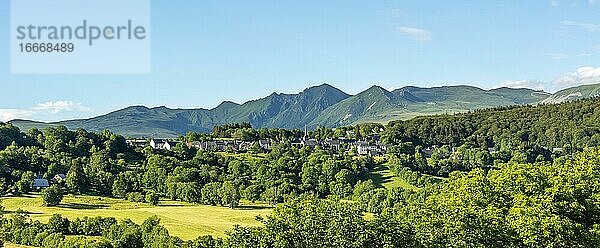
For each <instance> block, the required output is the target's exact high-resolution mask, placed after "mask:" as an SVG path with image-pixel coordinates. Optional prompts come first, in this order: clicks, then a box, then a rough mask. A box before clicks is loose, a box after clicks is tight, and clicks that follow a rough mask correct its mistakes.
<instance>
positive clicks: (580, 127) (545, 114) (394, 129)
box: [381, 98, 600, 151]
mask: <svg viewBox="0 0 600 248" xmlns="http://www.w3.org/2000/svg"><path fill="white" fill-rule="evenodd" d="M598 123H600V98H592V99H586V100H579V101H575V102H568V103H563V104H540V105H537V106H518V107H497V108H493V109H485V110H476V111H474V112H471V113H465V114H455V115H438V116H427V117H417V118H414V119H411V120H408V121H395V122H391V123H389V124H388V126H387V127H386V129H385V132H383V133H382V134H381V135H382V139H383V140H384V141H386V142H388V143H390V144H400V143H403V142H412V143H413V144H415V145H420V146H423V147H430V146H434V145H438V146H442V145H450V146H452V147H459V146H462V145H464V144H467V145H469V146H472V147H481V148H496V149H497V150H499V151H506V150H511V149H514V148H515V147H523V146H529V147H546V148H566V149H568V150H581V149H583V148H584V147H594V146H598V145H600V125H599V124H598Z"/></svg>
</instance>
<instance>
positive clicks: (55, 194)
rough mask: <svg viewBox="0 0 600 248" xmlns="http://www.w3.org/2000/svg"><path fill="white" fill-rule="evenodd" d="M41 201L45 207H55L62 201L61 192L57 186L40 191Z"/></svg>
mask: <svg viewBox="0 0 600 248" xmlns="http://www.w3.org/2000/svg"><path fill="white" fill-rule="evenodd" d="M42 199H43V200H44V204H45V205H46V206H56V205H58V204H59V203H60V201H62V199H63V192H62V190H61V189H60V188H59V187H58V186H56V185H52V186H50V187H48V188H46V189H44V190H42Z"/></svg>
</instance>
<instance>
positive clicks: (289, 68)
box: [0, 0, 600, 121]
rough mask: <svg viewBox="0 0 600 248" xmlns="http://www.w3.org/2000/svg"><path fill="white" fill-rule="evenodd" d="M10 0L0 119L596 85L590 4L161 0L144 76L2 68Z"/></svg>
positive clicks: (599, 43)
mask: <svg viewBox="0 0 600 248" xmlns="http://www.w3.org/2000/svg"><path fill="white" fill-rule="evenodd" d="M9 4H10V1H9V0H0V47H3V48H2V49H0V85H1V86H2V90H0V121H2V120H4V121H5V120H8V119H12V118H27V119H34V120H42V121H54V120H62V119H70V118H80V117H91V116H95V115H99V114H105V113H108V112H110V111H113V110H116V109H120V108H123V107H126V106H130V105H145V106H149V107H153V106H163V105H164V106H167V107H171V108H196V107H203V108H213V107H215V106H217V105H218V104H219V103H220V102H221V101H224V100H232V101H235V102H240V103H241V102H244V101H247V100H251V99H256V98H260V97H264V96H267V95H269V94H270V93H272V92H280V93H297V92H299V91H301V90H303V89H304V88H306V87H309V86H312V85H317V84H321V83H323V82H327V83H329V84H331V85H333V86H336V87H338V88H340V89H342V90H344V91H346V92H348V93H351V94H355V93H358V92H360V91H362V90H364V89H367V88H368V87H369V86H371V85H373V84H377V85H380V86H382V87H385V88H388V89H393V88H399V87H402V86H406V85H415V86H439V85H456V84H468V85H475V86H479V87H483V88H494V87H499V86H513V87H523V86H527V87H534V88H539V89H545V90H547V91H556V90H558V89H561V88H565V87H569V86H573V85H577V84H584V83H592V82H596V80H597V79H600V68H599V67H600V18H598V17H599V16H600V0H570V1H567V0H564V1H563V0H555V1H546V0H540V1H522V0H521V1H516V0H515V1H427V0H425V1H348V0H344V1H341V0H333V1H312V0H311V1H288V0H277V1H241V0H240V1H183V0H173V1H158V0H157V1H152V13H151V18H152V27H151V29H152V37H151V43H152V48H151V50H152V72H151V73H150V74H142V75H109V74H95V75H16V74H15V75H13V74H10V45H9V40H10V30H9V25H10V11H9V10H10V6H9ZM37 11H43V10H37ZM598 82H600V80H598Z"/></svg>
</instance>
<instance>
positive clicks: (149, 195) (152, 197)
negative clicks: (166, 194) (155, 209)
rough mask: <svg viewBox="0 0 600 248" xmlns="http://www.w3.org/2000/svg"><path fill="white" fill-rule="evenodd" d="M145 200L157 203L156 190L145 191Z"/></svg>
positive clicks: (153, 203)
mask: <svg viewBox="0 0 600 248" xmlns="http://www.w3.org/2000/svg"><path fill="white" fill-rule="evenodd" d="M146 202H147V203H150V204H152V205H154V206H156V205H158V202H159V198H158V194H156V192H154V191H148V192H146Z"/></svg>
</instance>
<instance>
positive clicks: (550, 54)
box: [543, 53, 569, 60]
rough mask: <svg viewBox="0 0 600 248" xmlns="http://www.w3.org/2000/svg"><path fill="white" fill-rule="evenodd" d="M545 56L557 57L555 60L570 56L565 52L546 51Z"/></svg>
mask: <svg viewBox="0 0 600 248" xmlns="http://www.w3.org/2000/svg"><path fill="white" fill-rule="evenodd" d="M543 55H544V56H547V57H549V58H550V59H555V60H559V59H566V58H568V57H569V56H568V55H566V54H564V53H544V54H543Z"/></svg>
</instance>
